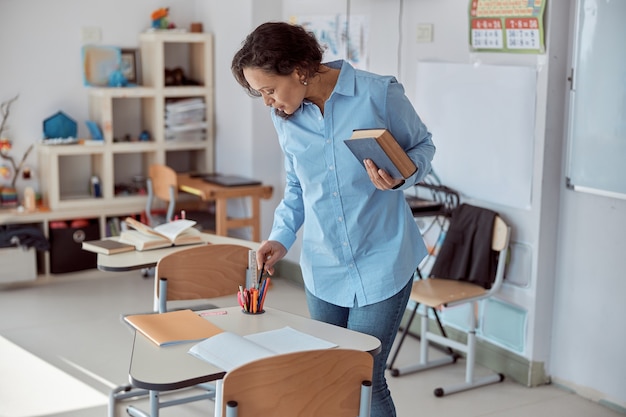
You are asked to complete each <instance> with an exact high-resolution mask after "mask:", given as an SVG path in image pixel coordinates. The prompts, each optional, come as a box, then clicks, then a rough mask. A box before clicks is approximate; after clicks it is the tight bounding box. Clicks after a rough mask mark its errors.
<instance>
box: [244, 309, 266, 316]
mask: <svg viewBox="0 0 626 417" xmlns="http://www.w3.org/2000/svg"><path fill="white" fill-rule="evenodd" d="M241 312H242V313H243V314H249V315H251V316H256V315H258V314H263V313H265V310H259V311H257V312H256V313H253V312H251V311H246V310H244V309H243V308H242V309H241Z"/></svg>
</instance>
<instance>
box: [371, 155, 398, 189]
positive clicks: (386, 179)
mask: <svg viewBox="0 0 626 417" xmlns="http://www.w3.org/2000/svg"><path fill="white" fill-rule="evenodd" d="M364 162H365V169H367V175H369V177H370V180H371V181H372V184H374V186H375V187H376V188H378V189H379V190H392V189H394V187H398V186H400V185H402V184H403V183H404V180H403V179H395V178H393V177H392V176H391V175H389V174H388V173H387V171H385V170H384V169H378V167H377V166H376V164H375V163H374V161H372V160H371V159H366V160H365V161H364Z"/></svg>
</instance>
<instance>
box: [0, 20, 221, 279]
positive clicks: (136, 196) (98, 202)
mask: <svg viewBox="0 0 626 417" xmlns="http://www.w3.org/2000/svg"><path fill="white" fill-rule="evenodd" d="M139 44H140V51H141V53H140V55H141V65H140V67H141V79H140V82H141V85H140V86H136V87H121V88H95V87H94V88H89V90H88V91H87V94H88V95H89V118H90V119H91V120H93V121H94V122H96V123H97V124H98V126H99V127H100V129H101V131H102V135H103V140H102V141H85V144H71V145H43V144H41V145H39V146H38V156H39V166H40V174H41V178H40V184H41V191H42V193H43V196H44V205H45V206H47V207H48V208H49V209H50V211H44V212H40V213H38V214H37V216H26V217H27V218H28V219H29V221H31V220H34V221H35V223H39V224H41V226H42V227H43V228H44V229H45V230H46V232H47V231H48V222H49V220H50V219H52V218H54V219H72V218H75V217H72V216H77V217H80V218H86V219H97V220H98V223H99V225H100V232H101V236H105V235H106V233H107V229H106V224H107V221H108V219H109V217H110V216H123V215H124V214H135V213H138V212H141V211H142V210H143V209H144V207H145V203H146V196H145V194H144V193H142V192H138V190H139V189H140V188H141V186H145V178H146V177H147V175H148V167H149V166H150V164H153V163H160V164H166V165H169V166H170V167H172V168H174V170H176V171H178V172H185V171H202V172H212V171H213V169H214V148H215V145H214V116H213V114H214V98H213V97H214V86H213V79H214V77H213V37H212V35H211V34H206V33H185V32H178V31H155V32H146V33H142V34H140V36H139ZM174 69H177V70H178V71H179V73H180V70H182V73H183V74H184V75H185V80H187V81H188V82H187V83H185V85H169V84H168V85H166V76H165V72H166V70H168V71H171V70H174ZM191 81H193V83H192V82H191ZM184 99H196V100H201V101H203V102H204V105H205V106H204V115H203V116H204V117H202V119H203V120H202V122H204V124H205V126H206V127H205V128H204V129H202V131H201V134H199V135H196V140H176V139H174V140H172V139H167V138H166V127H165V114H166V105H167V104H168V103H169V102H172V101H177V100H184ZM142 132H147V133H148V134H149V139H148V140H139V138H140V134H141V133H142ZM94 176H95V177H97V178H98V179H99V187H100V193H101V195H100V196H98V197H96V196H94V195H93V194H91V193H90V188H91V187H90V180H91V178H92V177H94ZM138 185H139V187H137V186H138ZM1 214H2V213H0V218H2V217H3V216H1ZM18 216H19V214H18ZM5 218H6V216H5ZM25 219H26V218H25ZM16 223H24V222H23V221H16ZM47 258H48V256H46V260H45V265H44V268H39V270H40V271H42V270H43V271H45V273H46V274H47V273H48V271H49V265H48V264H49V259H47Z"/></svg>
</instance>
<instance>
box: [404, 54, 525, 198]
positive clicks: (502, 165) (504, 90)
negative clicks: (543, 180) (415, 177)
mask: <svg viewBox="0 0 626 417" xmlns="http://www.w3.org/2000/svg"><path fill="white" fill-rule="evenodd" d="M536 79H537V74H536V69H535V68H533V67H527V66H526V67H524V66H500V65H471V64H458V63H445V62H419V63H418V65H417V95H416V101H415V107H416V110H417V112H418V113H419V115H420V117H421V118H422V120H423V121H424V123H425V124H426V126H427V127H428V129H429V130H430V131H431V133H432V135H433V142H434V143H435V146H436V147H437V152H436V153H435V157H434V159H433V169H434V170H435V172H436V174H437V175H438V176H439V178H440V179H441V181H442V183H443V184H445V185H446V186H448V187H452V188H454V189H456V190H457V191H458V192H460V193H461V194H462V195H464V196H466V197H469V198H475V199H479V200H483V201H486V202H491V203H496V204H502V205H506V206H511V207H516V208H525V209H527V208H530V204H531V191H532V188H531V186H532V172H533V149H534V132H535V97H536Z"/></svg>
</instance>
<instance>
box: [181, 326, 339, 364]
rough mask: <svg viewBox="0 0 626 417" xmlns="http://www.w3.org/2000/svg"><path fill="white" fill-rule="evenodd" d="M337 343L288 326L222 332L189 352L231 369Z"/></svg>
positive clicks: (198, 344)
mask: <svg viewBox="0 0 626 417" xmlns="http://www.w3.org/2000/svg"><path fill="white" fill-rule="evenodd" d="M334 347H337V345H336V344H334V343H331V342H329V341H327V340H324V339H320V338H318V337H315V336H312V335H310V334H307V333H303V332H300V331H298V330H295V329H292V328H291V327H289V326H287V327H283V328H282V329H277V330H270V331H266V332H260V333H254V334H249V335H247V336H240V335H238V334H235V333H231V332H222V333H219V334H217V335H215V336H211V337H209V338H208V339H206V340H203V341H202V342H200V343H197V344H195V345H193V346H192V347H191V349H189V353H190V354H191V355H193V356H195V357H197V358H199V359H202V360H204V361H206V362H209V363H210V364H212V365H215V366H217V367H218V368H221V369H223V370H225V371H227V372H228V371H230V370H232V369H234V368H236V367H238V366H241V365H243V364H246V363H248V362H252V361H254V360H257V359H261V358H267V357H270V356H274V355H279V354H283V353H291V352H301V351H305V350H315V349H330V348H334Z"/></svg>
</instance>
